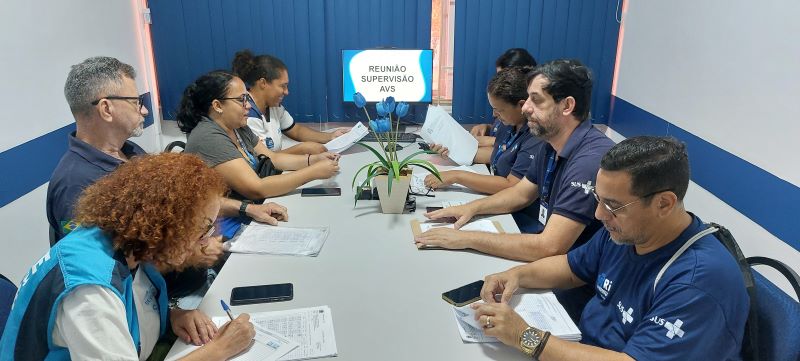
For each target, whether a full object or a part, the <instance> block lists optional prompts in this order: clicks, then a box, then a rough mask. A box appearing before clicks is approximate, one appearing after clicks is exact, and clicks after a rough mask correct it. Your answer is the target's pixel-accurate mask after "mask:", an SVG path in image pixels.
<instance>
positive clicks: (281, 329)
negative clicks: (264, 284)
mask: <svg viewBox="0 0 800 361" xmlns="http://www.w3.org/2000/svg"><path fill="white" fill-rule="evenodd" d="M213 320H214V323H216V324H218V325H220V324H224V323H225V322H228V318H227V317H214V319H213ZM250 322H252V323H253V325H254V326H256V327H260V328H263V329H266V330H269V331H270V332H272V333H275V334H280V335H283V336H285V337H286V338H287V339H289V340H291V341H292V342H294V343H296V344H297V345H299V346H297V347H296V348H294V349H293V350H291V351H290V352H289V353H287V354H286V355H285V356H283V357H281V358H279V359H278V360H280V361H290V360H304V359H312V358H320V357H333V356H336V355H338V353H339V351H338V350H337V349H336V337H335V335H334V333H333V319H332V318H331V308H330V307H328V306H319V307H310V308H298V309H294V310H286V311H276V312H259V313H251V314H250ZM259 360H260V359H259Z"/></svg>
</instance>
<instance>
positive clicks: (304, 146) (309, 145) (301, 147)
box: [278, 142, 328, 154]
mask: <svg viewBox="0 0 800 361" xmlns="http://www.w3.org/2000/svg"><path fill="white" fill-rule="evenodd" d="M327 151H328V148H325V145H323V144H321V143H316V142H300V143H298V144H295V145H293V146H291V147H289V148H284V149H281V150H279V151H278V153H284V154H319V153H325V152H327Z"/></svg>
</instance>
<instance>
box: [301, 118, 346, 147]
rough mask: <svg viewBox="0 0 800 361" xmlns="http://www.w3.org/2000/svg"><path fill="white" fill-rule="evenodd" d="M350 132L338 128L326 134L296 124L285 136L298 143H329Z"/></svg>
mask: <svg viewBox="0 0 800 361" xmlns="http://www.w3.org/2000/svg"><path fill="white" fill-rule="evenodd" d="M349 131H350V128H338V129H336V130H335V131H333V132H330V133H326V132H320V131H317V130H314V129H311V128H309V127H306V126H304V125H300V124H297V123H295V125H294V126H293V127H291V128H290V129H289V130H287V131H286V132H285V134H286V135H287V136H289V138H292V139H294V140H296V141H298V142H316V143H327V142H330V141H331V140H333V138H336V137H338V136H340V135H342V134H344V133H347V132H349Z"/></svg>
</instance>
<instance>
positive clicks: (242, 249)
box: [225, 222, 329, 257]
mask: <svg viewBox="0 0 800 361" xmlns="http://www.w3.org/2000/svg"><path fill="white" fill-rule="evenodd" d="M328 233H329V228H328V227H311V228H293V227H279V226H270V225H267V224H262V223H255V222H254V223H250V224H249V225H247V226H246V227H245V229H244V230H243V231H242V232H241V233H240V234H239V235H238V236H236V237H235V238H234V239H233V240H231V241H228V242H226V244H225V249H226V250H228V251H230V252H234V253H262V254H277V255H291V256H311V257H316V256H317V255H318V254H319V252H320V251H321V250H322V246H323V245H324V244H325V240H326V239H327V238H328Z"/></svg>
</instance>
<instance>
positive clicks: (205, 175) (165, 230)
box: [75, 153, 227, 269]
mask: <svg viewBox="0 0 800 361" xmlns="http://www.w3.org/2000/svg"><path fill="white" fill-rule="evenodd" d="M226 192H227V187H226V186H225V182H224V180H223V179H222V176H220V175H219V173H217V172H215V171H214V170H212V169H210V168H208V166H206V165H205V163H204V162H203V161H202V160H201V159H200V158H199V157H197V156H195V155H191V154H186V153H183V154H180V153H164V154H158V155H144V156H140V157H136V158H133V159H132V160H131V161H129V162H127V163H125V164H123V165H121V166H120V167H119V168H117V170H116V171H114V172H112V173H110V174H109V175H107V176H105V177H103V178H101V179H100V180H98V181H97V182H96V183H94V184H93V185H91V186H90V187H88V188H86V190H85V191H84V192H83V194H82V195H81V197H80V199H79V200H78V203H77V207H76V210H75V214H76V216H75V219H76V221H78V222H79V223H80V224H81V225H83V226H96V227H98V228H100V229H101V230H103V231H104V232H105V233H106V234H107V235H108V236H109V237H111V239H112V243H113V247H114V249H115V250H122V252H123V253H124V254H125V255H126V256H128V257H130V256H133V258H134V259H136V260H137V261H143V262H152V263H155V264H156V265H159V264H160V265H170V266H172V267H174V268H176V269H182V268H185V267H186V266H192V265H181V264H180V263H181V262H180V260H182V259H184V258H185V255H186V254H190V253H191V252H192V251H193V248H194V247H195V245H196V241H197V239H196V238H194V237H197V234H198V231H199V230H201V229H202V227H203V220H204V217H203V209H204V208H205V207H204V206H205V205H207V204H209V202H212V201H213V200H214V199H215V198H219V197H221V196H223V195H224V194H225V193H226Z"/></svg>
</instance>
